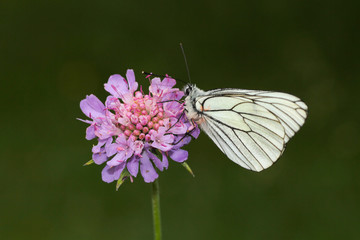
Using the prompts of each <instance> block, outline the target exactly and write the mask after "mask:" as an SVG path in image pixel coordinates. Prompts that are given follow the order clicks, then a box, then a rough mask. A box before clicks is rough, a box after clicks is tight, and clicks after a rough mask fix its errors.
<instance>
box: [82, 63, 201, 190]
mask: <svg viewBox="0 0 360 240" xmlns="http://www.w3.org/2000/svg"><path fill="white" fill-rule="evenodd" d="M175 84H176V81H175V79H173V78H171V77H168V76H167V77H165V78H164V79H163V80H161V79H160V78H153V79H152V80H151V84H150V87H149V90H150V93H149V94H144V93H143V92H142V91H137V89H138V83H137V82H136V81H135V75H134V71H133V70H128V71H127V73H126V78H124V77H122V76H121V75H118V74H116V75H112V76H110V78H109V80H108V82H107V83H105V84H104V86H105V90H106V91H108V92H109V93H110V94H111V95H110V96H108V97H107V99H106V101H105V104H103V103H102V102H101V101H100V100H99V99H98V98H97V97H96V96H94V95H90V96H86V98H85V99H84V100H82V101H81V102H80V108H81V110H82V111H83V113H84V114H85V115H86V116H87V117H89V118H90V119H91V120H81V121H83V122H85V123H88V124H90V126H89V127H88V128H87V130H86V139H88V140H91V139H94V138H98V144H97V145H96V146H94V147H93V149H92V152H93V161H94V162H95V163H96V164H98V165H100V164H103V163H105V162H106V165H105V167H104V169H103V170H102V179H103V181H105V182H108V183H110V182H112V181H114V180H119V179H120V177H121V174H124V173H125V172H126V173H128V175H127V176H130V178H132V177H136V176H137V174H138V172H139V169H140V172H141V175H142V177H143V178H144V181H145V182H153V181H154V180H155V179H157V178H158V172H157V171H158V170H159V171H163V170H164V169H167V168H168V165H169V163H168V157H170V158H171V159H172V160H174V161H176V162H184V161H186V160H187V157H188V152H187V151H185V150H183V149H181V147H182V146H184V145H186V144H188V143H189V142H190V140H191V136H193V137H195V138H197V136H198V135H199V133H200V131H199V129H198V128H197V126H195V128H194V126H193V124H192V123H190V122H189V121H188V119H187V118H186V117H185V114H183V111H184V107H183V104H182V103H180V102H179V100H180V99H181V98H182V97H183V96H184V93H183V92H182V91H180V90H179V89H178V88H173V87H174V86H175ZM190 130H191V131H190ZM190 135H191V136H190ZM120 180H121V179H120Z"/></svg>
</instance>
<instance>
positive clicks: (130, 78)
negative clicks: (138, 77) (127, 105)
mask: <svg viewBox="0 0 360 240" xmlns="http://www.w3.org/2000/svg"><path fill="white" fill-rule="evenodd" d="M126 78H127V81H128V84H129V90H130V92H131V93H134V92H135V91H136V89H137V88H138V83H137V82H136V81H135V74H134V70H132V69H128V70H127V72H126Z"/></svg>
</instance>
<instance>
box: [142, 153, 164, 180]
mask: <svg viewBox="0 0 360 240" xmlns="http://www.w3.org/2000/svg"><path fill="white" fill-rule="evenodd" d="M140 172H141V175H142V176H143V178H144V181H145V182H147V183H149V182H153V181H155V179H157V178H158V177H159V175H158V174H157V172H156V171H155V169H154V167H153V165H152V163H151V162H150V159H149V157H148V155H147V153H146V151H144V153H143V155H142V157H141V158H140Z"/></svg>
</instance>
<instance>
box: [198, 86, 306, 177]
mask: <svg viewBox="0 0 360 240" xmlns="http://www.w3.org/2000/svg"><path fill="white" fill-rule="evenodd" d="M193 107H194V108H195V109H196V111H197V112H198V113H199V114H200V115H201V119H200V121H198V123H199V125H200V127H201V128H202V129H203V130H204V131H205V132H206V133H207V134H208V135H209V137H210V138H211V139H212V140H213V141H214V142H215V144H216V145H217V146H218V147H219V148H220V149H221V150H222V151H223V152H224V153H225V154H226V155H227V156H228V157H229V158H230V159H231V160H232V161H234V162H235V163H237V164H239V165H240V166H242V167H244V168H247V169H251V170H253V171H261V170H263V169H266V168H268V167H270V166H271V165H272V164H273V163H274V162H275V161H276V160H277V159H278V158H279V157H280V156H281V154H282V152H283V151H284V148H285V144H286V143H287V142H288V140H289V139H290V138H291V137H292V136H293V135H294V134H295V132H297V131H298V130H299V129H300V127H301V126H302V125H303V124H304V122H305V118H306V116H307V106H306V104H305V103H303V102H302V101H301V100H300V99H299V98H297V97H295V96H293V95H290V94H286V93H278V92H267V91H254V90H241V89H217V90H212V91H208V92H205V93H204V94H203V95H201V96H199V97H196V100H195V101H194V106H193Z"/></svg>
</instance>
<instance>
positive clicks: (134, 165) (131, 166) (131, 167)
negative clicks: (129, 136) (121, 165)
mask: <svg viewBox="0 0 360 240" xmlns="http://www.w3.org/2000/svg"><path fill="white" fill-rule="evenodd" d="M139 159H140V158H139V157H138V156H135V155H134V156H132V157H131V158H130V160H129V161H127V164H126V168H127V170H128V171H129V173H130V174H131V175H132V176H134V177H136V176H137V174H138V172H139Z"/></svg>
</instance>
